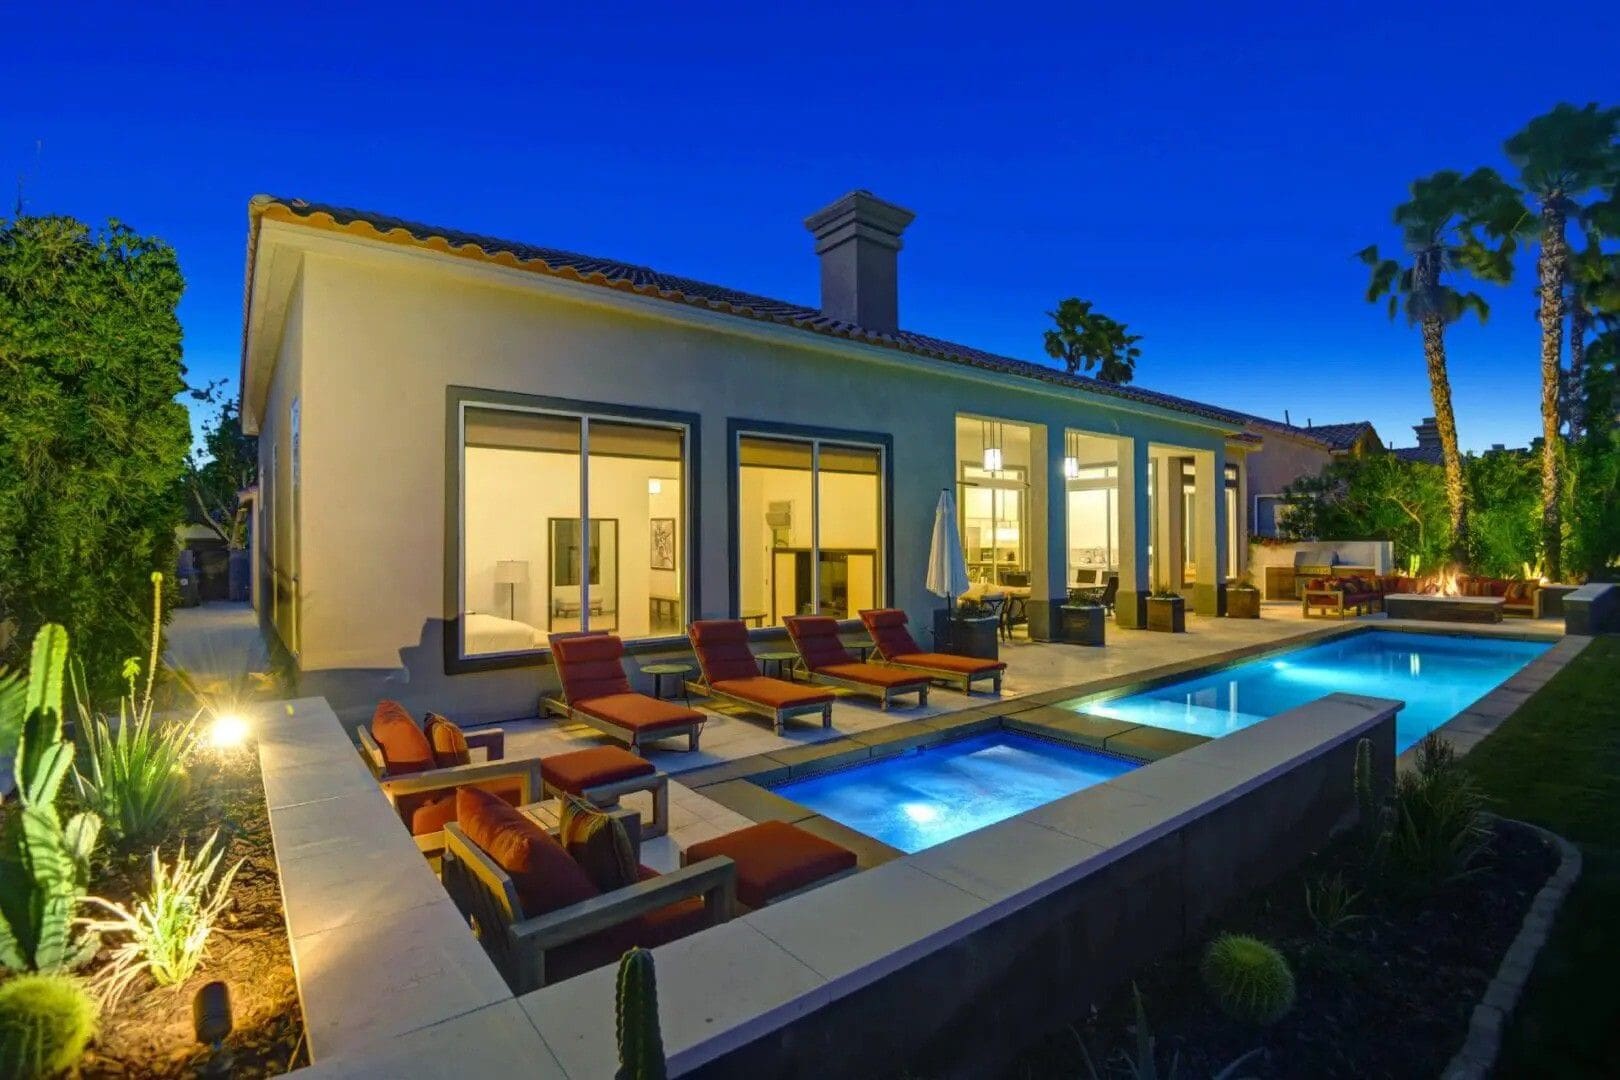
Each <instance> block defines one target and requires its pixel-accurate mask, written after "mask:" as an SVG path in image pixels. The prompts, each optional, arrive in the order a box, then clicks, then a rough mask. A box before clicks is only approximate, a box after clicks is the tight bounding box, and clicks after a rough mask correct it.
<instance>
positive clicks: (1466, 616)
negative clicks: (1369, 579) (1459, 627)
mask: <svg viewBox="0 0 1620 1080" xmlns="http://www.w3.org/2000/svg"><path fill="white" fill-rule="evenodd" d="M1503 603H1504V600H1503V598H1502V597H1500V596H1423V595H1419V594H1415V593H1386V594H1385V595H1384V613H1385V614H1386V615H1388V616H1389V617H1390V618H1392V619H1428V620H1430V621H1433V622H1458V623H1499V622H1501V621H1502V605H1503Z"/></svg>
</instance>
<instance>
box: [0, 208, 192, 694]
mask: <svg viewBox="0 0 1620 1080" xmlns="http://www.w3.org/2000/svg"><path fill="white" fill-rule="evenodd" d="M184 287H185V283H184V281H183V279H182V278H181V276H180V266H179V262H178V261H177V260H176V258H175V254H174V250H173V249H172V248H170V247H169V246H168V245H167V244H165V243H163V242H162V241H161V240H157V239H154V238H151V237H143V236H140V235H138V234H136V233H135V232H133V231H131V230H130V229H128V228H126V227H125V226H123V225H121V224H119V223H118V222H109V223H108V225H107V226H106V228H104V229H100V230H97V229H92V228H91V227H89V226H87V225H84V224H83V223H81V222H78V221H75V220H73V219H71V218H65V217H28V216H24V217H19V218H16V219H14V220H5V219H0V664H6V665H7V666H15V665H16V664H17V663H18V661H20V659H21V654H20V650H22V649H25V648H26V647H27V646H28V643H29V642H30V641H32V640H33V637H34V632H35V631H36V630H37V629H38V628H39V627H40V626H41V625H42V624H44V623H46V622H60V623H63V624H65V625H66V626H67V627H68V630H69V632H70V634H71V635H72V638H73V642H74V646H75V650H76V653H77V655H78V656H79V657H80V658H81V659H82V660H83V661H84V664H85V668H86V671H87V672H88V673H89V674H90V678H91V679H92V681H97V680H98V679H105V678H106V677H107V676H109V675H110V676H111V677H112V678H114V679H116V678H117V676H118V672H119V669H120V667H121V661H122V660H123V659H124V658H126V657H130V656H138V655H140V654H141V653H142V652H143V639H144V626H145V619H146V616H145V615H144V614H143V608H144V607H145V605H146V604H147V603H148V602H149V601H148V599H147V598H148V597H149V596H150V595H151V593H150V590H151V580H150V575H151V573H152V571H153V570H167V569H168V568H169V567H170V565H171V563H172V561H173V559H174V556H175V553H176V540H175V527H176V525H178V524H179V523H180V521H181V520H182V517H183V505H184V504H183V499H184V488H183V481H184V477H185V474H186V454H187V451H188V449H189V447H190V442H191V426H190V422H189V420H188V417H187V413H186V409H185V407H184V406H183V405H181V404H180V403H179V402H177V401H176V400H175V399H176V396H177V395H178V394H180V393H181V392H182V391H183V390H184V389H185V382H184V375H185V368H184V366H182V364H181V362H180V321H179V319H178V318H177V317H176V315H175V307H176V305H177V304H178V303H179V301H180V294H181V292H182V291H183V289H184ZM171 577H172V575H171Z"/></svg>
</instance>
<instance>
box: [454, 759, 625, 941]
mask: <svg viewBox="0 0 1620 1080" xmlns="http://www.w3.org/2000/svg"><path fill="white" fill-rule="evenodd" d="M456 824H458V825H460V826H461V828H462V829H463V830H465V832H466V833H467V839H469V840H471V841H472V842H473V843H475V844H477V845H478V847H479V848H480V849H482V850H483V852H484V854H486V855H488V856H489V857H490V858H491V859H493V860H494V861H495V865H497V866H499V867H500V868H501V869H502V870H505V871H506V873H507V875H508V876H510V877H511V879H512V885H513V888H515V889H516V890H517V894H518V902H519V903H520V904H522V905H523V914H524V916H525V917H531V918H532V917H533V916H535V915H543V914H545V913H546V912H548V911H556V910H557V909H558V908H564V907H567V906H569V905H570V904H577V903H579V902H580V901H582V900H589V899H590V898H591V897H593V896H597V895H600V894H599V893H598V891H597V888H596V886H595V885H592V884H591V879H590V878H589V877H587V876H586V874H585V871H584V870H582V869H581V868H580V865H579V864H578V863H576V862H575V861H574V860H573V859H571V858H569V857H568V852H566V851H564V850H563V846H562V845H561V844H559V843H557V841H556V840H554V839H552V838H551V835H550V834H549V833H547V832H546V830H544V829H542V828H541V827H540V826H539V825H537V824H535V823H534V822H533V821H531V820H530V819H528V818H527V817H524V816H523V815H522V814H520V813H518V812H517V811H516V810H514V809H513V808H512V807H510V806H508V805H506V804H505V803H504V802H502V801H501V800H500V799H497V798H496V797H495V796H493V795H491V794H489V793H488V792H484V791H479V790H478V789H476V788H470V787H464V788H458V789H456Z"/></svg>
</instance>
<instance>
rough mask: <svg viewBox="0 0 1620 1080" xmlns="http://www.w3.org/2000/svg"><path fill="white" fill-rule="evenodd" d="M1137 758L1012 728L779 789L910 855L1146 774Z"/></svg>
mask: <svg viewBox="0 0 1620 1080" xmlns="http://www.w3.org/2000/svg"><path fill="white" fill-rule="evenodd" d="M1138 767H1139V766H1138V764H1137V763H1136V762H1134V761H1126V760H1124V759H1122V758H1116V757H1112V756H1110V755H1108V754H1099V753H1096V752H1095V751H1091V750H1084V749H1081V748H1080V747H1077V746H1068V745H1066V744H1063V743H1056V742H1051V741H1048V740H1046V739H1038V738H1034V737H1032V736H1027V735H1018V734H1015V733H1013V732H1008V731H994V732H990V733H989V734H986V735H975V736H971V737H969V738H966V739H960V740H958V741H956V742H950V743H946V744H945V745H943V746H936V747H930V748H928V749H926V750H920V751H918V752H917V753H914V754H905V755H902V756H900V757H892V758H886V759H884V760H881V761H874V762H872V763H870V764H867V765H857V766H855V767H854V768H851V769H840V770H838V771H836V772H830V773H824V774H822V775H820V776H812V777H810V778H809V779H808V780H795V781H793V782H792V783H789V784H783V785H780V786H779V787H777V788H775V791H776V793H777V794H778V795H781V796H782V797H783V798H787V799H792V800H793V801H794V802H796V803H799V804H800V805H801V806H806V807H809V808H810V809H812V810H814V811H816V812H817V813H818V814H822V815H824V816H826V817H830V818H832V819H833V820H834V821H838V822H841V823H843V824H845V825H848V826H849V827H850V828H852V829H855V830H857V831H859V832H863V833H865V834H866V835H867V836H871V837H875V838H876V839H878V840H881V841H883V842H884V843H885V844H888V845H890V846H891V847H897V848H899V849H900V850H901V851H905V852H913V851H921V850H923V849H924V848H930V847H933V846H934V845H935V844H939V843H942V842H944V841H946V840H950V839H952V838H954V837H957V836H961V835H962V834H963V833H969V832H972V831H973V830H974V829H982V828H984V827H985V826H986V825H994V824H995V823H996V822H998V821H1004V820H1006V819H1007V818H1010V817H1012V816H1013V815H1014V814H1021V813H1023V812H1024V811H1025V810H1031V809H1034V808H1035V807H1037V806H1042V805H1044V804H1046V803H1049V802H1051V801H1052V800H1053V799H1058V798H1062V797H1063V796H1064V795H1069V794H1072V793H1073V792H1076V791H1079V790H1081V789H1082V788H1088V787H1091V786H1092V785H1093V784H1100V783H1102V782H1103V781H1105V780H1112V779H1113V778H1114V777H1116V776H1120V775H1123V774H1124V773H1127V772H1130V771H1131V770H1132V769H1135V768H1138Z"/></svg>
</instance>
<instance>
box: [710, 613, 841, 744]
mask: <svg viewBox="0 0 1620 1080" xmlns="http://www.w3.org/2000/svg"><path fill="white" fill-rule="evenodd" d="M687 637H688V638H689V639H690V640H691V642H692V651H693V653H694V654H696V656H697V662H698V669H699V671H701V672H702V675H703V678H702V680H701V681H700V682H699V683H698V687H699V689H700V691H701V692H702V693H703V694H705V695H706V696H708V697H711V698H717V699H719V700H722V701H727V702H730V703H731V704H733V705H737V706H739V707H741V708H743V709H746V710H748V711H749V712H753V713H757V714H759V715H761V716H765V717H767V718H769V719H770V721H771V723H772V725H773V727H774V728H775V730H776V733H777V734H778V735H780V734H781V733H782V724H783V722H784V721H786V720H789V719H791V718H792V717H795V716H806V715H814V716H819V717H820V718H821V726H822V727H824V728H830V727H832V704H833V701H834V700H835V695H834V694H833V693H832V692H831V691H830V690H828V689H826V688H825V687H816V686H807V685H805V684H803V683H795V682H789V681H788V680H786V679H773V678H770V677H768V676H766V675H763V674H761V672H760V670H759V661H758V660H756V659H755V658H754V654H753V652H752V651H751V650H750V649H749V648H748V627H747V625H746V624H745V623H744V622H743V621H742V620H741V619H700V620H698V621H697V622H694V623H693V624H692V625H691V626H690V627H689V628H688V629H687Z"/></svg>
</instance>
